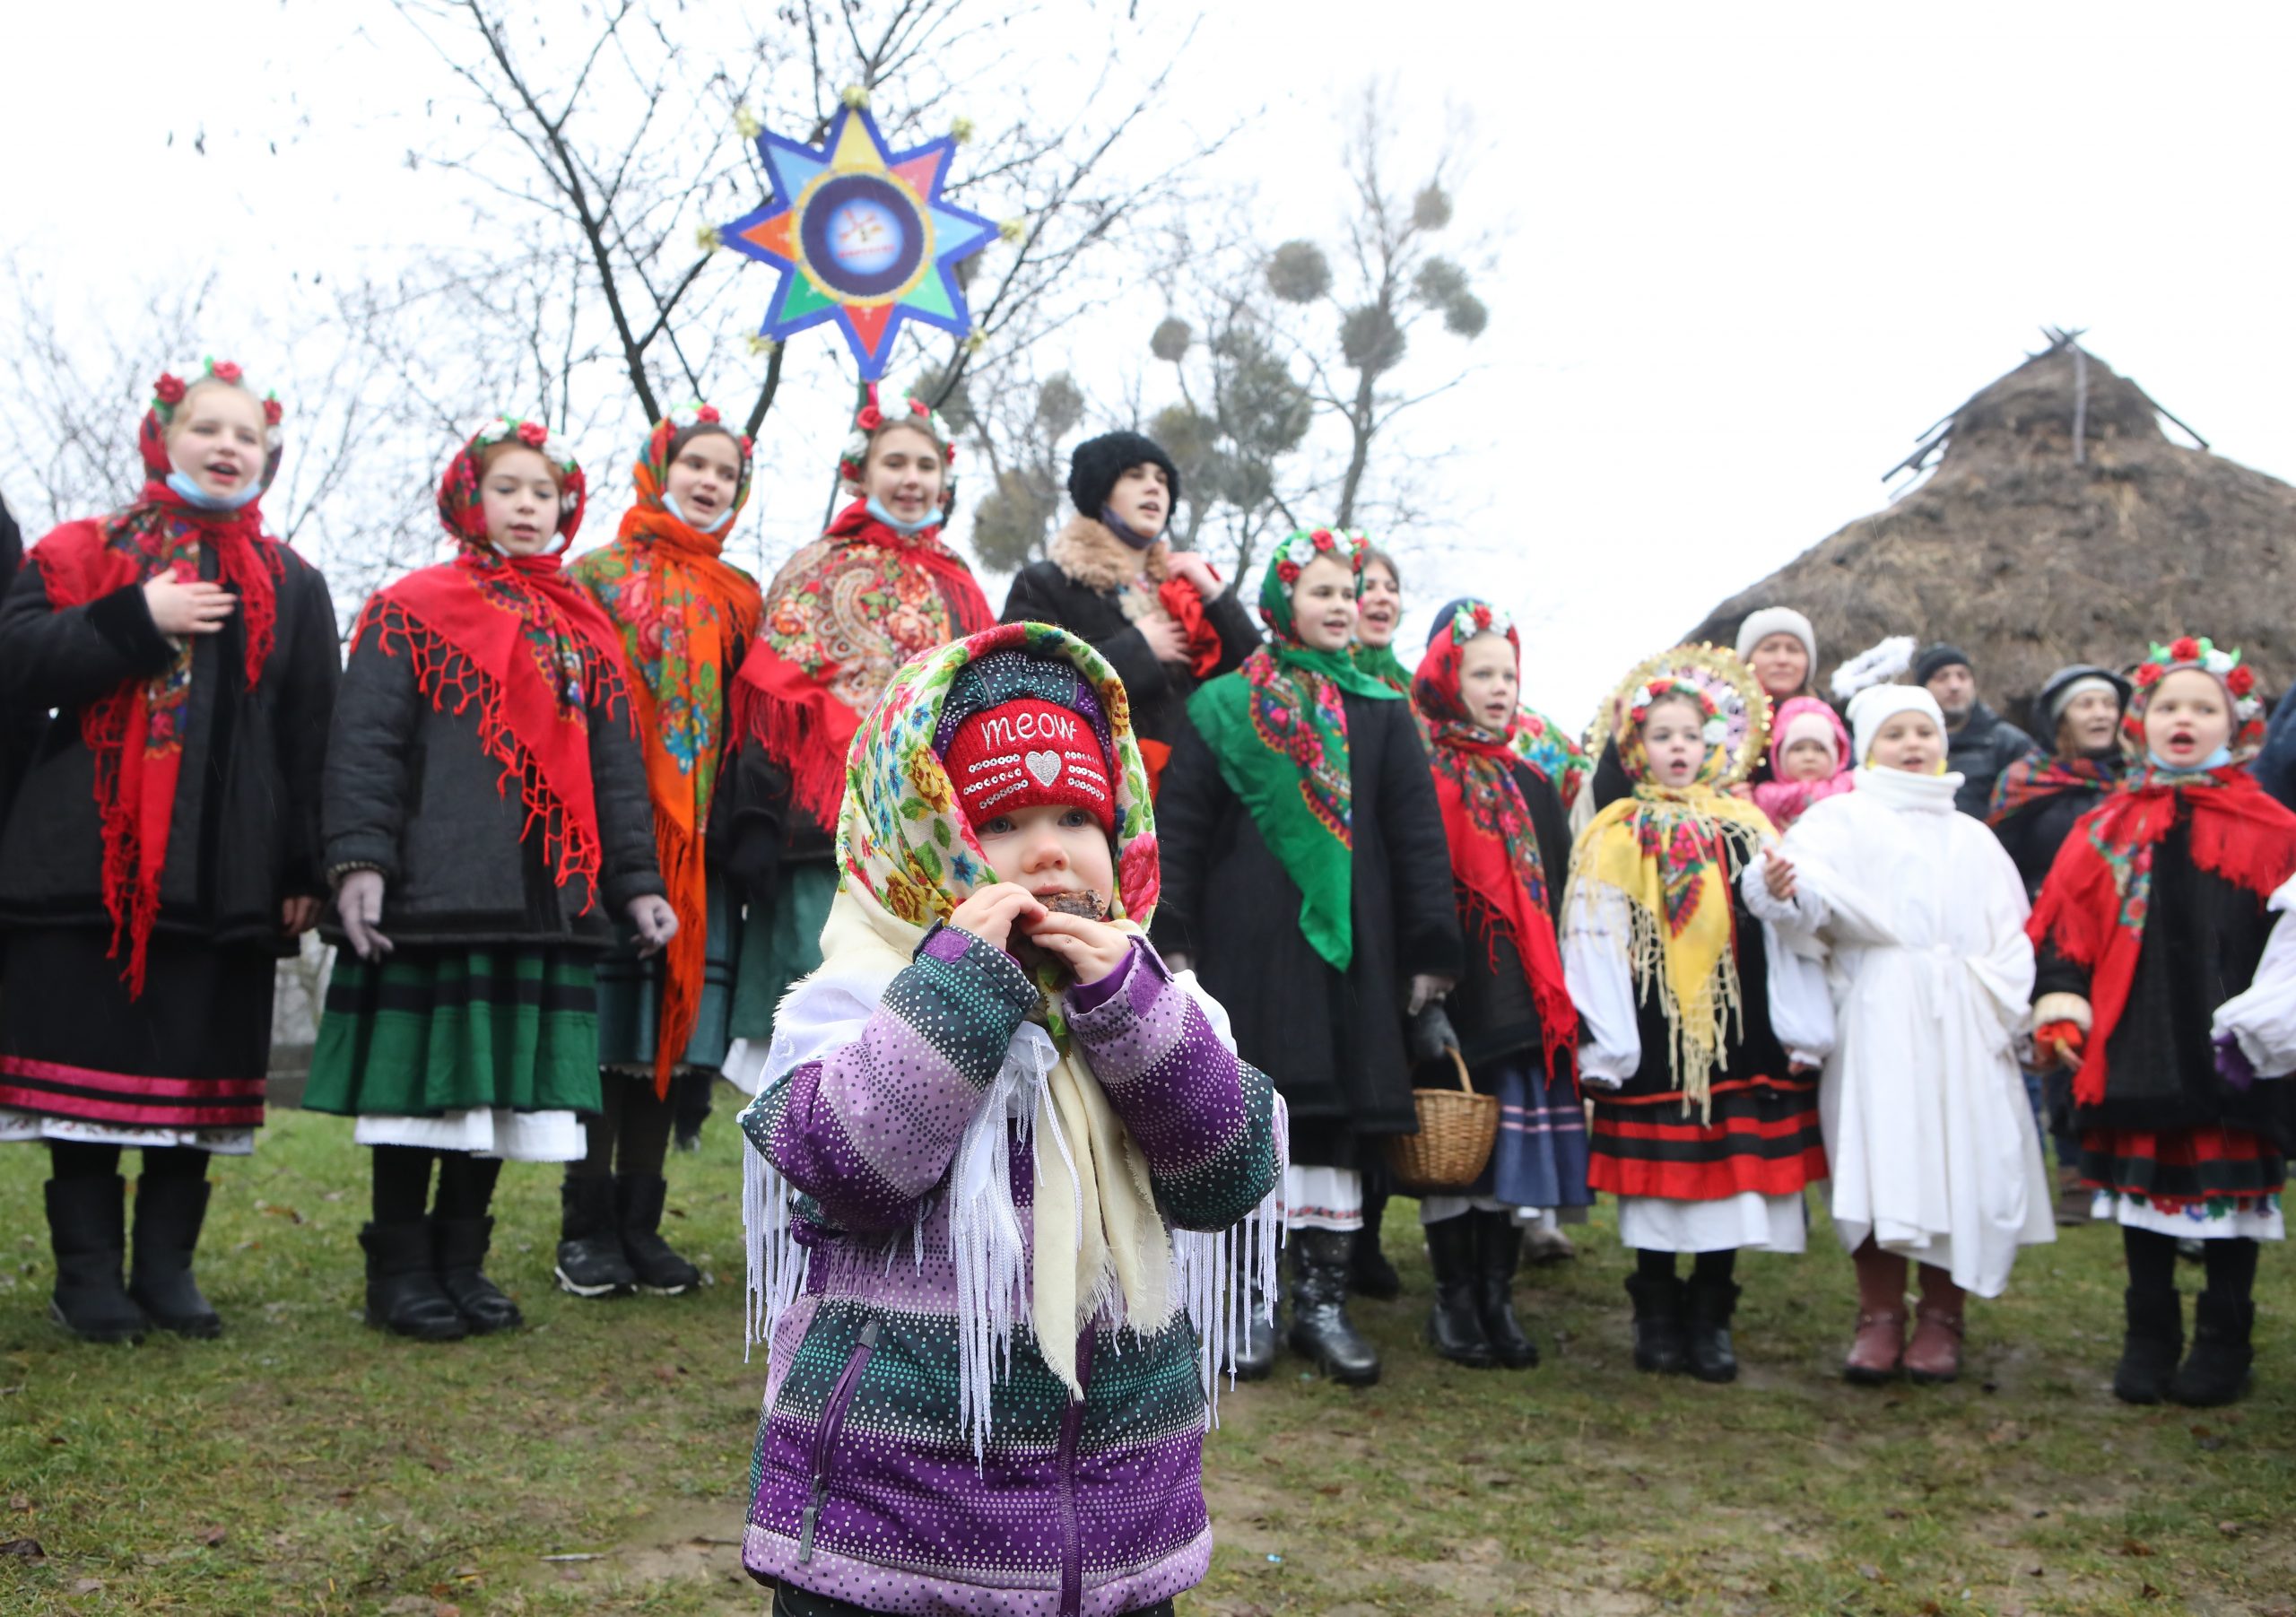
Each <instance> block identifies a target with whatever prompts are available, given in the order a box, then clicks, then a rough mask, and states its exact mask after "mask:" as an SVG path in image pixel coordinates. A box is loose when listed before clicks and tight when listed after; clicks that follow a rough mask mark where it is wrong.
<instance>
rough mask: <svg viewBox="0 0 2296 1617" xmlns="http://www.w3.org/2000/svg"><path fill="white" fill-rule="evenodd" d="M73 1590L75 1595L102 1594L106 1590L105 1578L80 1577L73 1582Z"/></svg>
mask: <svg viewBox="0 0 2296 1617" xmlns="http://www.w3.org/2000/svg"><path fill="white" fill-rule="evenodd" d="M72 1592H73V1593H74V1595H100V1594H102V1593H103V1592H104V1580H103V1579H102V1578H80V1579H79V1580H77V1581H76V1582H74V1584H73V1586H72Z"/></svg>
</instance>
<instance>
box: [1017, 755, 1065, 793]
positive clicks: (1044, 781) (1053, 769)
mask: <svg viewBox="0 0 2296 1617" xmlns="http://www.w3.org/2000/svg"><path fill="white" fill-rule="evenodd" d="M1022 762H1023V763H1025V764H1027V765H1028V767H1029V773H1030V774H1031V775H1033V776H1035V777H1036V778H1037V784H1038V785H1039V786H1043V787H1048V786H1050V785H1051V784H1052V783H1053V782H1054V781H1056V780H1057V779H1059V778H1060V754H1059V753H1057V752H1031V753H1029V754H1028V755H1027V756H1026V757H1025V758H1023V759H1022Z"/></svg>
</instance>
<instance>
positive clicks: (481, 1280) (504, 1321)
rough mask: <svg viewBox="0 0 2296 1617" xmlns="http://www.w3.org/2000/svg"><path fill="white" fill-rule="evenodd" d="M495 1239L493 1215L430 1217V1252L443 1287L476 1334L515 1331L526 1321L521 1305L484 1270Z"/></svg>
mask: <svg viewBox="0 0 2296 1617" xmlns="http://www.w3.org/2000/svg"><path fill="white" fill-rule="evenodd" d="M493 1241H494V1221H493V1220H492V1219H491V1218H474V1219H442V1218H439V1217H436V1216H435V1215H434V1216H433V1217H432V1218H431V1262H432V1265H433V1266H434V1269H435V1272H436V1273H437V1274H438V1276H439V1290H440V1291H444V1292H445V1293H446V1294H447V1300H448V1301H449V1302H452V1303H453V1304H454V1305H455V1312H457V1314H460V1315H461V1316H462V1317H463V1320H464V1323H465V1324H466V1325H468V1326H470V1334H472V1335H474V1336H483V1335H485V1334H487V1333H488V1332H490V1331H515V1330H517V1328H518V1327H519V1326H522V1325H524V1324H526V1316H525V1315H523V1314H521V1313H519V1312H518V1305H517V1303H515V1302H512V1301H511V1300H509V1297H507V1296H505V1295H504V1294H503V1291H502V1288H501V1287H500V1286H498V1285H496V1284H495V1283H494V1282H492V1281H491V1280H489V1279H487V1278H486V1276H485V1275H484V1274H481V1273H480V1265H483V1264H484V1263H485V1262H486V1250H487V1248H489V1247H490V1246H491V1245H492V1244H493Z"/></svg>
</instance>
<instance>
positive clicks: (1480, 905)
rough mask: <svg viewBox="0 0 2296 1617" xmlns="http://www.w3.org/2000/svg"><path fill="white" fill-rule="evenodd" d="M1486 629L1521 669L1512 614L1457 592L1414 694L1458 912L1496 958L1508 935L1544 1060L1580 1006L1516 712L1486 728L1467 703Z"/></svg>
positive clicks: (1564, 1048)
mask: <svg viewBox="0 0 2296 1617" xmlns="http://www.w3.org/2000/svg"><path fill="white" fill-rule="evenodd" d="M1483 635H1498V636H1500V638H1502V639H1505V640H1506V642H1507V647H1508V649H1509V651H1510V652H1511V653H1512V654H1513V656H1514V659H1515V665H1516V668H1517V671H1518V677H1519V674H1520V670H1521V667H1522V660H1523V646H1522V641H1521V639H1519V638H1518V636H1517V634H1516V632H1515V625H1514V622H1513V621H1512V620H1511V619H1509V617H1508V616H1507V614H1506V613H1503V612H1501V611H1500V610H1499V609H1498V608H1497V607H1495V606H1493V605H1492V604H1490V603H1489V602H1487V601H1478V600H1466V601H1462V602H1460V603H1459V604H1458V606H1457V610H1455V611H1454V612H1453V613H1452V614H1451V616H1450V618H1449V619H1448V621H1447V622H1442V623H1439V625H1438V626H1437V628H1436V632H1435V638H1434V639H1432V640H1431V641H1429V642H1428V646H1427V655H1426V656H1424V657H1422V659H1421V661H1420V664H1419V673H1418V675H1417V677H1416V678H1415V679H1414V680H1413V682H1412V700H1413V702H1414V703H1415V704H1416V705H1417V707H1418V709H1419V713H1420V717H1421V718H1422V721H1423V722H1424V723H1425V725H1426V726H1427V733H1428V738H1429V740H1430V741H1431V743H1432V745H1431V748H1430V751H1429V763H1430V766H1431V768H1432V769H1433V771H1434V775H1435V797H1436V801H1437V802H1438V803H1439V804H1440V805H1441V807H1442V811H1443V834H1444V839H1445V840H1446V841H1447V842H1448V844H1449V847H1450V851H1451V885H1452V888H1453V890H1454V891H1456V892H1457V895H1458V900H1459V909H1460V913H1461V914H1462V915H1463V916H1465V915H1474V916H1477V917H1480V918H1481V920H1482V922H1483V928H1484V930H1485V931H1486V933H1488V934H1489V935H1490V936H1491V938H1492V952H1493V957H1494V958H1493V964H1494V965H1495V964H1496V952H1497V945H1498V940H1499V938H1500V937H1504V938H1505V939H1506V940H1507V942H1508V944H1509V947H1511V948H1512V949H1513V950H1514V952H1515V957H1516V959H1517V960H1518V961H1519V962H1520V963H1521V966H1522V971H1523V977H1524V979H1525V982H1526V984H1527V986H1528V987H1529V988H1530V990H1531V996H1532V1000H1533V1002H1534V1003H1535V1004H1536V1005H1537V1006H1538V1013H1539V1027H1540V1030H1541V1032H1542V1033H1543V1035H1544V1039H1545V1043H1546V1050H1547V1056H1548V1058H1549V1060H1550V1061H1552V1059H1553V1058H1554V1057H1555V1056H1557V1055H1558V1054H1560V1055H1561V1056H1562V1057H1563V1058H1564V1059H1565V1060H1566V1061H1568V1060H1569V1059H1570V1052H1571V1051H1572V1050H1574V1049H1575V1048H1577V1046H1578V1012H1577V1011H1576V1010H1575V1009H1574V1008H1573V1007H1572V1005H1571V1003H1570V987H1568V985H1567V984H1566V983H1565V982H1564V980H1563V974H1562V954H1561V950H1560V949H1559V948H1558V947H1557V946H1556V943H1555V937H1554V916H1553V913H1552V910H1551V909H1550V908H1549V907H1548V896H1547V874H1546V866H1545V864H1544V861H1543V860H1542V858H1541V857H1540V855H1539V839H1538V832H1537V830H1536V828H1535V826H1534V825H1533V823H1532V822H1531V810H1530V804H1528V803H1526V801H1525V800H1524V797H1523V789H1522V787H1521V786H1520V785H1519V784H1518V782H1517V780H1516V778H1515V768H1514V766H1515V764H1516V763H1517V761H1518V754H1517V753H1516V752H1515V750H1514V744H1513V743H1514V734H1515V731H1516V729H1517V728H1518V726H1519V725H1520V723H1521V720H1520V718H1519V717H1510V718H1509V722H1508V725H1507V727H1506V728H1505V729H1504V730H1488V729H1485V728H1484V727H1483V726H1482V725H1481V723H1479V722H1478V721H1477V720H1476V719H1475V718H1474V716H1473V715H1472V714H1470V713H1469V712H1468V711H1467V705H1466V698H1465V692H1464V691H1463V689H1462V687H1461V683H1460V672H1461V665H1462V664H1463V663H1464V662H1465V657H1466V649H1467V647H1468V646H1469V645H1471V644H1472V643H1473V642H1474V640H1475V639H1477V638H1478V637H1480V636H1483Z"/></svg>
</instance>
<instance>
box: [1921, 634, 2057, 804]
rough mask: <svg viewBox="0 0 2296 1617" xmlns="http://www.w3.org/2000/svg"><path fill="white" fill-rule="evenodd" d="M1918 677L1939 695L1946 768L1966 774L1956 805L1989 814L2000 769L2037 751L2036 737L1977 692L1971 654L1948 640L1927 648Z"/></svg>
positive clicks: (1922, 655)
mask: <svg viewBox="0 0 2296 1617" xmlns="http://www.w3.org/2000/svg"><path fill="white" fill-rule="evenodd" d="M1913 677H1914V678H1915V680H1916V681H1918V682H1919V683H1920V684H1922V685H1924V686H1926V688H1927V689H1928V691H1929V694H1930V695H1932V696H1934V697H1935V698H1936V699H1937V706H1938V707H1939V708H1940V709H1943V710H1944V715H1945V731H1946V736H1945V767H1946V768H1947V769H1952V770H1953V771H1954V772H1956V773H1957V774H1959V775H1960V776H1961V790H1960V791H1958V792H1956V793H1954V794H1953V806H1954V807H1955V808H1957V809H1959V810H1961V813H1964V814H1969V815H1972V816H1974V817H1975V818H1977V819H1979V820H1982V819H1984V818H1985V812H1986V808H1987V804H1990V803H1991V802H1992V801H1993V783H1994V782H1995V781H1996V780H1997V779H1999V778H2000V777H2001V771H2002V770H2004V769H2007V768H2008V767H2009V766H2010V765H2011V764H2013V763H2014V762H2016V761H2017V760H2019V759H2020V758H2022V757H2023V756H2024V755H2025V754H2026V753H2028V752H2031V751H2032V750H2033V738H2032V737H2031V736H2030V735H2026V734H2025V733H2024V732H2023V731H2022V730H2020V729H2019V728H2018V727H2017V726H2014V725H2013V724H2011V723H2010V722H2009V721H2008V720H2007V719H2005V718H2004V717H2001V715H1999V714H1998V713H1996V712H1995V711H1994V710H1993V709H1990V708H1988V707H1987V706H1986V705H1985V702H1984V701H1983V700H1982V699H1980V698H1979V695H1978V693H1977V674H1976V672H1975V670H1973V669H1972V668H1971V667H1970V659H1969V655H1968V654H1967V653H1966V652H1964V651H1962V650H1961V648H1960V647H1958V646H1948V645H1946V644H1944V642H1942V641H1941V642H1939V643H1938V644H1937V645H1935V646H1932V647H1931V648H1929V649H1928V650H1926V651H1925V652H1923V653H1922V654H1921V656H1920V657H1919V658H1918V660H1917V661H1916V662H1915V664H1914V665H1913Z"/></svg>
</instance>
